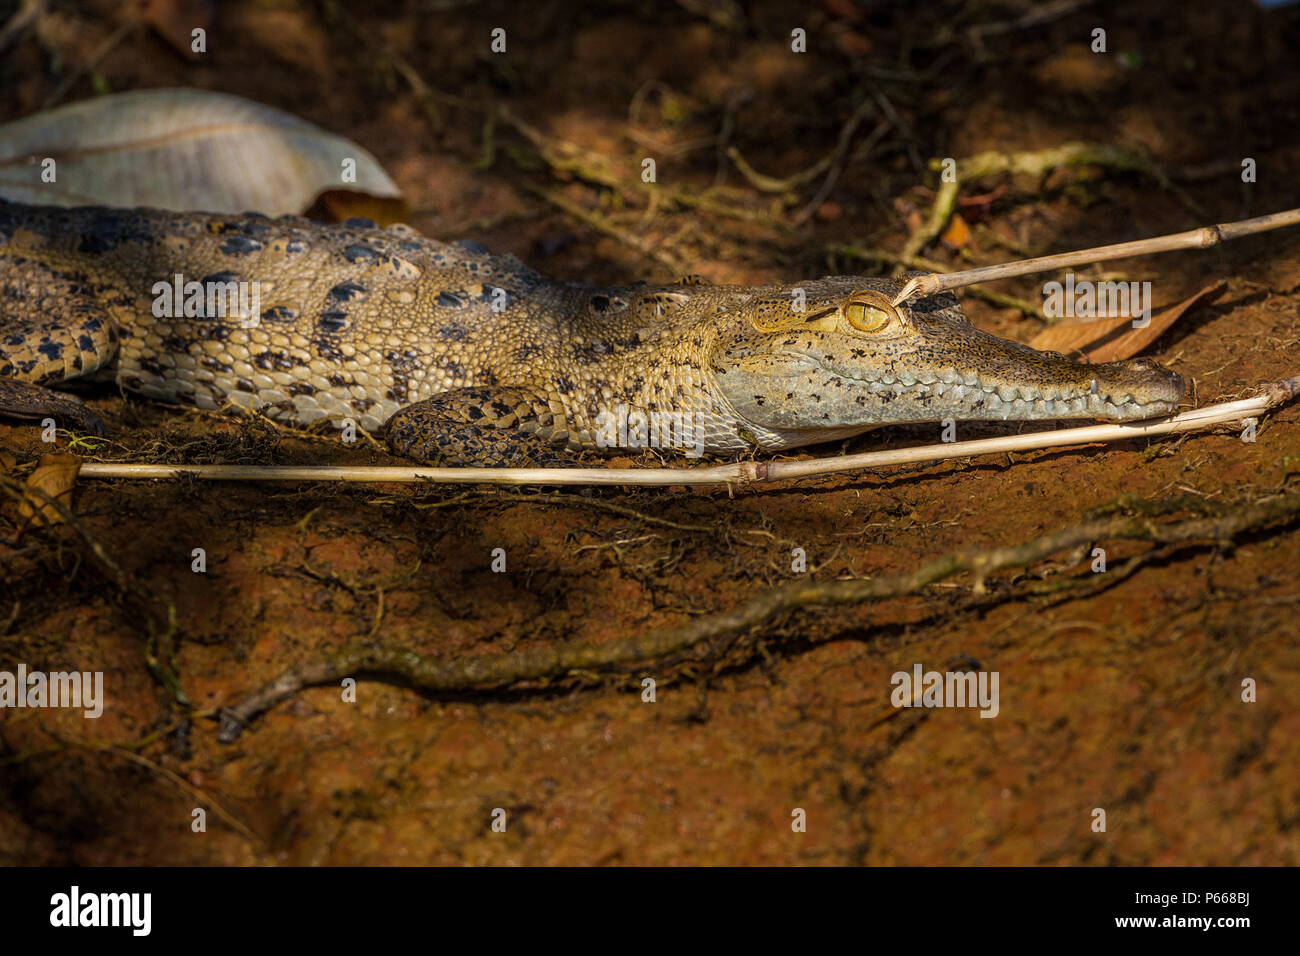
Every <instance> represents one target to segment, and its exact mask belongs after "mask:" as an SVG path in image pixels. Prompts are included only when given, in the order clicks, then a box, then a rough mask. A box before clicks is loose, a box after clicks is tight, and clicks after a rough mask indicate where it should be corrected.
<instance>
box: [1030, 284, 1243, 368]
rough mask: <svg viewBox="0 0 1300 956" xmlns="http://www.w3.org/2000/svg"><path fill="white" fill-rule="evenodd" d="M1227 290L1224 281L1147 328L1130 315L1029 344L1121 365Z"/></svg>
mask: <svg viewBox="0 0 1300 956" xmlns="http://www.w3.org/2000/svg"><path fill="white" fill-rule="evenodd" d="M1226 288H1227V283H1226V282H1223V281H1222V280H1220V281H1219V282H1216V283H1214V284H1213V285H1207V286H1206V287H1205V288H1204V289H1202V290H1201V291H1200V292H1197V293H1196V294H1195V295H1193V296H1191V297H1190V298H1187V299H1184V300H1183V301H1182V302H1179V303H1178V304H1177V305H1172V306H1170V307H1169V308H1167V309H1163V310H1161V311H1160V312H1157V313H1155V314H1154V315H1152V316H1151V321H1150V322H1149V323H1148V324H1147V325H1146V326H1145V327H1144V328H1140V329H1135V328H1133V319H1132V317H1130V316H1127V315H1121V316H1115V317H1110V318H1104V319H1084V320H1081V321H1078V322H1058V323H1057V324H1055V325H1051V326H1048V327H1047V328H1045V329H1043V331H1041V332H1039V333H1038V334H1037V335H1035V336H1034V337H1033V338H1032V339H1030V340H1029V344H1030V346H1032V347H1033V348H1036V349H1041V350H1043V351H1050V352H1061V353H1063V354H1065V355H1068V356H1070V357H1071V358H1076V359H1079V360H1081V361H1085V362H1117V361H1119V360H1120V359H1127V358H1132V357H1133V356H1135V355H1139V354H1141V352H1142V351H1143V349H1145V348H1147V347H1148V346H1149V345H1151V343H1152V342H1154V341H1155V340H1156V339H1158V338H1160V336H1162V335H1163V334H1164V333H1165V332H1166V331H1167V330H1168V329H1169V327H1170V326H1172V325H1173V324H1174V323H1175V322H1177V321H1178V320H1179V319H1180V318H1182V317H1183V316H1184V315H1185V314H1186V313H1187V312H1188V311H1189V310H1190V309H1191V308H1192V307H1193V306H1196V305H1200V304H1201V303H1203V302H1210V301H1213V300H1214V299H1215V298H1217V297H1218V296H1219V295H1220V294H1221V293H1222V292H1223V290H1224V289H1226Z"/></svg>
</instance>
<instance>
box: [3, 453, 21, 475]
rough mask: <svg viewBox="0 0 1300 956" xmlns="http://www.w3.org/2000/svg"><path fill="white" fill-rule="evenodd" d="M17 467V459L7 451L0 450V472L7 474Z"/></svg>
mask: <svg viewBox="0 0 1300 956" xmlns="http://www.w3.org/2000/svg"><path fill="white" fill-rule="evenodd" d="M17 467H18V459H17V458H15V457H14V456H13V455H11V454H9V452H7V451H2V450H0V473H2V474H6V475H7V474H9V473H10V472H12V471H13V470H14V469H15V468H17Z"/></svg>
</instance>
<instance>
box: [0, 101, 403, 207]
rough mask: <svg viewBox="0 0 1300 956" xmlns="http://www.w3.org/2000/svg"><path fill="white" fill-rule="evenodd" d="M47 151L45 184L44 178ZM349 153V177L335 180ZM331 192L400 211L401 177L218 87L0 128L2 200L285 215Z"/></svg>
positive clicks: (72, 107) (88, 105)
mask: <svg viewBox="0 0 1300 956" xmlns="http://www.w3.org/2000/svg"><path fill="white" fill-rule="evenodd" d="M47 159H52V160H53V161H54V163H55V165H54V181H53V182H44V181H43V179H42V171H43V170H44V169H46V168H48V164H47V163H46V162H45V161H46V160H47ZM349 160H350V161H352V162H353V163H355V172H356V181H355V182H344V180H343V170H344V168H345V166H344V164H345V162H346V161H349ZM46 178H48V176H47V177H46ZM327 191H328V192H338V191H344V192H347V193H357V194H360V196H362V197H365V198H366V199H368V200H370V201H371V202H372V206H374V207H375V208H378V209H380V210H382V211H386V212H387V215H382V219H383V220H385V221H386V222H393V221H397V220H400V219H402V218H404V217H405V212H406V207H405V203H403V201H402V199H401V194H400V192H399V190H398V188H397V185H396V184H395V183H394V182H393V181H392V179H390V178H389V176H388V174H387V173H385V172H384V170H383V168H382V167H381V166H380V165H379V162H378V160H376V159H375V157H374V156H372V155H371V154H370V153H369V152H367V151H366V150H365V149H363V148H362V147H360V146H358V145H357V144H356V143H353V142H352V141H350V140H348V139H344V138H343V137H341V136H337V135H335V134H333V133H330V132H327V131H325V130H323V129H320V128H319V127H316V126H313V125H312V124H311V123H308V122H307V121H306V120H302V119H299V118H298V117H296V116H292V115H290V114H289V113H285V112H282V111H281V110H277V109H272V108H271V107H269V106H263V105H262V104H260V103H254V102H252V101H251V100H246V99H243V98H242V97H238V96H231V95H228V94H225V93H213V92H210V91H208V90H197V89H165V90H138V91H135V92H131V93H121V94H117V95H115V96H102V97H97V98H95V99H90V100H83V101H81V102H79V103H70V104H68V105H67V106H61V107H59V108H57V109H53V110H47V111H45V112H43V113H37V114H36V115H34V116H29V117H26V118H25V119H21V120H18V121H16V122H13V123H9V124H7V125H4V126H0V198H4V199H10V200H14V201H17V202H28V203H39V204H46V205H55V206H86V205H92V206H119V207H125V208H131V207H135V206H151V207H153V208H156V209H174V210H177V211H185V210H201V211H205V212H225V213H241V212H261V213H264V214H266V215H268V216H281V215H285V214H290V213H291V214H299V213H302V212H304V211H305V210H307V209H308V208H309V207H311V206H312V204H313V203H314V202H315V201H316V199H317V197H318V196H319V195H320V194H322V193H325V192H327Z"/></svg>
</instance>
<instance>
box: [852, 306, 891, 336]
mask: <svg viewBox="0 0 1300 956" xmlns="http://www.w3.org/2000/svg"><path fill="white" fill-rule="evenodd" d="M844 317H845V318H846V319H848V320H849V325H851V326H853V327H854V328H855V329H859V330H860V331H863V332H879V331H880V330H881V329H883V328H884V327H885V326H887V325H888V324H889V320H890V318H891V316H890V314H889V313H888V312H886V311H885V310H884V309H878V308H876V307H875V306H874V305H867V303H865V302H850V303H849V304H848V305H846V306H844Z"/></svg>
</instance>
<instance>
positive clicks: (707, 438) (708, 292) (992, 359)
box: [0, 202, 1183, 465]
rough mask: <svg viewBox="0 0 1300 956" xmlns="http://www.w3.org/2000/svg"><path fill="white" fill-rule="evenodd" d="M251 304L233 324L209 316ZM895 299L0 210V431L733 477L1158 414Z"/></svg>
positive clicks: (237, 226)
mask: <svg viewBox="0 0 1300 956" xmlns="http://www.w3.org/2000/svg"><path fill="white" fill-rule="evenodd" d="M191 283H199V284H200V285H197V286H196V285H192V284H191ZM230 283H249V284H250V285H248V286H242V287H241V286H237V285H231V284H230ZM250 288H251V289H252V290H253V293H254V294H251V295H249V297H248V301H249V302H250V303H251V304H252V305H251V306H250V308H249V309H248V310H247V314H246V316H244V317H242V318H241V317H240V316H239V315H234V314H231V313H233V312H235V311H237V310H235V309H233V308H223V306H225V305H227V304H228V303H226V302H224V301H222V299H221V293H222V292H223V291H228V292H234V291H236V290H238V289H242V291H244V292H245V293H248V290H249V289H250ZM214 289H215V290H216V291H215V295H214V294H213V290H214ZM897 289H898V284H897V283H894V282H892V281H889V280H884V279H871V278H862V277H858V276H839V277H830V278H823V279H818V280H815V281H811V280H810V281H807V282H801V283H797V284H793V285H772V286H758V287H737V286H713V285H703V284H677V285H672V286H649V285H635V286H629V287H617V288H599V287H594V286H589V285H583V284H581V283H574V282H559V281H554V280H551V279H547V278H545V277H543V276H541V275H539V274H538V273H536V272H534V271H532V270H531V269H528V268H527V267H525V266H524V265H523V263H521V262H520V261H519V260H518V259H516V258H515V257H514V256H509V255H506V256H492V255H489V254H488V253H487V251H486V250H484V249H483V248H482V247H481V246H478V245H477V244H475V243H471V242H460V243H455V244H453V245H446V244H443V243H441V242H435V241H433V240H430V239H426V238H424V237H422V236H420V235H419V234H418V233H416V232H414V231H413V230H411V229H409V228H407V227H401V226H392V227H389V228H387V229H380V228H377V227H375V225H374V224H373V223H370V222H368V221H365V220H351V221H349V222H347V223H344V224H342V225H321V224H318V223H313V222H309V221H307V220H304V219H300V218H295V217H286V218H281V219H268V218H265V217H262V216H258V215H242V216H229V215H212V214H204V213H179V214H178V213H170V212H160V211H151V210H130V211H128V210H116V209H106V208H93V207H87V208H79V209H62V208H53V207H43V206H28V205H21V204H16V203H4V202H0V414H8V415H12V416H17V417H25V418H42V417H44V416H46V415H50V416H53V417H54V418H56V419H59V420H61V421H65V422H68V423H70V424H72V425H74V426H75V427H79V428H81V429H83V430H88V431H97V432H102V430H103V426H102V424H101V423H100V422H99V420H98V418H97V417H96V416H95V415H94V414H93V413H92V412H91V411H90V410H89V409H87V408H86V407H85V406H84V405H83V404H81V402H80V400H78V399H76V398H75V397H73V396H70V395H67V394H64V393H60V392H56V391H53V390H51V389H50V388H49V386H52V385H58V384H60V383H64V382H67V381H69V380H70V379H75V378H79V377H95V378H100V377H108V378H111V379H113V380H114V381H116V382H117V383H118V384H119V385H120V386H121V387H123V388H125V389H127V390H129V391H132V392H136V393H138V394H141V395H144V396H148V397H151V398H157V399H162V400H164V401H169V402H181V403H187V404H191V405H196V406H198V407H200V408H219V407H221V406H222V405H223V404H225V403H227V402H233V403H236V404H238V405H242V406H246V407H252V408H260V409H261V410H263V411H264V412H265V413H266V414H268V415H270V416H271V417H273V418H276V419H278V420H281V421H284V422H289V423H294V424H299V425H308V424H311V423H312V422H315V421H318V420H320V419H322V418H328V419H331V420H332V421H334V422H335V423H336V424H342V423H343V422H344V420H345V419H351V420H352V421H353V422H354V423H355V424H356V425H357V426H359V427H362V428H366V429H368V430H370V431H375V432H385V433H386V435H387V438H388V441H389V443H390V444H391V446H392V447H393V448H394V449H395V450H397V451H398V452H400V453H402V454H405V455H409V456H411V457H413V458H417V459H421V460H424V461H429V462H432V463H435V464H459V465H469V464H503V463H510V464H525V463H552V462H557V461H563V460H568V459H569V458H571V457H572V455H573V453H574V452H577V451H579V450H582V449H588V448H593V447H603V446H607V445H610V444H611V443H612V444H614V445H615V446H617V445H618V444H620V441H621V443H624V444H627V443H630V444H644V443H645V442H644V437H645V433H644V430H643V428H642V425H643V423H644V422H645V421H646V420H650V421H651V422H652V424H653V422H654V421H655V419H656V418H657V419H658V421H659V424H660V426H663V427H665V428H667V427H668V426H669V425H672V424H675V425H676V427H677V430H676V431H672V432H670V433H669V434H670V435H672V436H676V437H678V438H683V439H684V441H682V442H680V444H684V445H687V446H688V449H693V450H698V451H703V452H706V453H709V454H713V455H737V454H749V453H753V452H756V451H776V450H779V449H785V448H791V447H795V446H800V445H807V444H811V443H814V442H820V441H825V440H828V439H833V438H840V437H844V436H848V435H853V434H856V433H858V432H861V431H864V430H866V429H868V428H871V427H874V426H878V425H885V424H892V423H897V422H927V421H942V420H944V419H955V420H974V419H980V420H1000V419H1013V420H1024V419H1069V418H1099V419H1110V420H1121V421H1127V420H1134V419H1143V418H1152V417H1156V416H1162V415H1167V414H1170V413H1172V412H1174V411H1175V409H1176V406H1177V403H1178V401H1179V399H1180V398H1181V397H1182V394H1183V382H1182V379H1180V378H1179V376H1178V375H1176V374H1174V373H1173V372H1170V371H1168V370H1166V369H1163V368H1161V367H1160V366H1158V365H1155V364H1154V363H1152V362H1149V361H1146V360H1136V361H1129V362H1112V363H1109V364H1105V365H1082V364H1078V363H1075V362H1072V361H1069V360H1067V359H1066V358H1065V357H1064V356H1062V355H1059V354H1057V353H1050V352H1039V351H1036V350H1034V349H1031V348H1029V347H1027V346H1024V345H1019V344H1016V343H1014V342H1009V341H1006V340H1004V339H1000V338H997V337H995V336H992V335H988V334H986V333H983V332H980V331H979V330H977V329H976V328H974V327H973V326H972V325H971V324H970V322H969V321H968V320H967V319H966V317H965V316H964V315H963V314H962V312H961V309H960V307H959V306H958V304H957V301H956V299H955V298H954V297H953V296H951V295H950V294H949V295H943V296H932V297H930V298H928V299H924V298H923V299H919V300H912V301H909V302H907V303H905V304H904V305H902V306H900V307H898V308H897V309H895V308H893V307H891V306H890V304H889V301H890V298H891V297H892V295H893V294H894V293H895V292H896V291H897ZM175 292H180V293H181V294H180V295H176V294H175ZM204 293H206V295H205V294H204ZM214 299H215V300H216V301H215V303H214ZM259 299H260V302H259V301H258V300H259ZM253 306H255V307H253ZM638 416H640V417H638ZM629 422H631V423H632V428H631V429H630V430H629V429H628V427H627V426H628V423H629ZM629 436H631V437H629ZM637 439H640V440H637Z"/></svg>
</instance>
